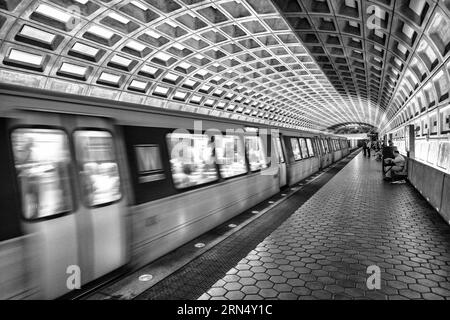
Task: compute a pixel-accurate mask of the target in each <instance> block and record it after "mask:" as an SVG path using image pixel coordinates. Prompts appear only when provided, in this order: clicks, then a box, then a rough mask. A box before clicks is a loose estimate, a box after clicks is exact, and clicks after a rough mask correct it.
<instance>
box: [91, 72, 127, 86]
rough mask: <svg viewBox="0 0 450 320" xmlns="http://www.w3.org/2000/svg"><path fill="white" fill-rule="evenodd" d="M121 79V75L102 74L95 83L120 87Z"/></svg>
mask: <svg viewBox="0 0 450 320" xmlns="http://www.w3.org/2000/svg"><path fill="white" fill-rule="evenodd" d="M122 81H123V77H122V76H121V75H117V74H113V73H109V72H102V73H101V75H100V77H99V78H98V80H97V83H99V84H104V85H108V86H113V87H117V88H118V87H120V86H121V85H122Z"/></svg>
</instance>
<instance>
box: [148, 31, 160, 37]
mask: <svg viewBox="0 0 450 320" xmlns="http://www.w3.org/2000/svg"><path fill="white" fill-rule="evenodd" d="M145 34H147V35H148V36H149V37H152V38H155V39H159V38H161V35H160V34H159V33H156V32H155V31H152V30H148V31H145Z"/></svg>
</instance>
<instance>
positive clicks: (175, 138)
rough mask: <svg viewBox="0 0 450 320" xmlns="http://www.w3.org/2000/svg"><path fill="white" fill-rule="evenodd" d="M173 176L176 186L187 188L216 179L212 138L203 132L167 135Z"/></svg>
mask: <svg viewBox="0 0 450 320" xmlns="http://www.w3.org/2000/svg"><path fill="white" fill-rule="evenodd" d="M167 141H168V146H169V154H170V164H171V168H172V178H173V183H174V185H175V188H177V189H185V188H189V187H194V186H198V185H202V184H206V183H210V182H213V181H216V180H217V179H218V174H217V170H216V164H215V162H214V156H213V148H212V143H211V140H210V138H209V137H208V136H206V135H203V134H189V133H172V134H168V135H167Z"/></svg>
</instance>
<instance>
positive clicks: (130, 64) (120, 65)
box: [108, 54, 137, 71]
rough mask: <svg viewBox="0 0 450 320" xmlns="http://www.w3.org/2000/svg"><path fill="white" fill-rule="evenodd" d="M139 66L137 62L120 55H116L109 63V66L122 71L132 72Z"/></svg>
mask: <svg viewBox="0 0 450 320" xmlns="http://www.w3.org/2000/svg"><path fill="white" fill-rule="evenodd" d="M136 64H137V61H135V60H131V59H128V58H125V57H123V56H120V55H117V54H116V55H114V56H113V57H112V58H111V60H110V61H109V62H108V66H110V67H113V68H117V69H121V70H124V71H131V70H132V69H133V68H134V67H135V66H136Z"/></svg>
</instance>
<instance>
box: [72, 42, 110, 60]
mask: <svg viewBox="0 0 450 320" xmlns="http://www.w3.org/2000/svg"><path fill="white" fill-rule="evenodd" d="M104 53H105V50H101V49H97V48H94V47H91V46H88V45H86V44H83V43H80V42H76V43H75V44H74V45H73V47H72V48H71V49H70V50H69V52H68V54H69V55H71V56H73V57H77V58H81V59H85V60H89V61H93V62H98V61H99V60H100V59H101V57H102V56H103V55H104Z"/></svg>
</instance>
